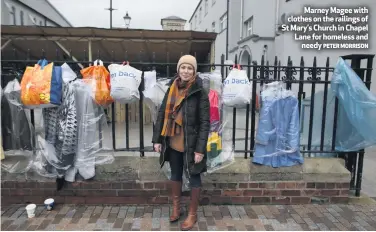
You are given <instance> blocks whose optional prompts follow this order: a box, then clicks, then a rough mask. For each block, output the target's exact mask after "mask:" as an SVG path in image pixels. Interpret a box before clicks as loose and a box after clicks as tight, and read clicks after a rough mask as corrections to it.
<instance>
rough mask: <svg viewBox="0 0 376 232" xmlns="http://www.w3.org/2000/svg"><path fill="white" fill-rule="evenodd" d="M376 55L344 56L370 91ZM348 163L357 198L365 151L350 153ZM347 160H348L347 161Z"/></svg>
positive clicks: (360, 185) (360, 187)
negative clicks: (364, 61)
mask: <svg viewBox="0 0 376 232" xmlns="http://www.w3.org/2000/svg"><path fill="white" fill-rule="evenodd" d="M374 56H375V55H366V54H363V55H347V56H342V58H343V59H344V60H351V68H352V69H353V70H354V71H355V73H356V74H357V75H358V76H359V77H360V78H361V79H362V81H364V82H365V85H366V86H367V88H368V89H370V87H371V74H372V63H373V58H374ZM362 60H367V68H366V69H364V68H363V69H362V68H361V63H362ZM365 71H366V78H365V80H364V73H365ZM346 156H347V162H346V167H347V169H348V170H349V171H351V183H350V185H351V186H354V184H355V181H356V184H355V196H357V197H359V196H360V191H361V189H362V178H363V162H364V149H362V150H360V151H359V152H358V153H357V152H350V153H347V154H346ZM357 158H358V168H357V170H356V173H355V169H356V166H357V165H356V160H357ZM345 160H346V159H345Z"/></svg>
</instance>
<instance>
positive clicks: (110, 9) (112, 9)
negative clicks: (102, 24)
mask: <svg viewBox="0 0 376 232" xmlns="http://www.w3.org/2000/svg"><path fill="white" fill-rule="evenodd" d="M105 10H108V11H110V29H112V11H114V10H117V9H114V8H112V0H110V8H106V9H105Z"/></svg>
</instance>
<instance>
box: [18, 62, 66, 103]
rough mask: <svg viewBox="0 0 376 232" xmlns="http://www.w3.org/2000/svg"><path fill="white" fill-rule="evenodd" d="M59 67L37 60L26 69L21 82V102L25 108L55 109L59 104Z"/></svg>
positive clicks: (60, 78) (60, 90)
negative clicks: (32, 65)
mask: <svg viewBox="0 0 376 232" xmlns="http://www.w3.org/2000/svg"><path fill="white" fill-rule="evenodd" d="M61 94H62V77H61V67H59V66H55V65H54V63H49V64H48V62H47V60H39V61H38V63H37V64H36V65H35V66H34V67H30V66H29V67H26V69H25V72H24V74H23V77H22V80H21V101H22V103H23V105H24V106H25V107H27V108H46V107H56V106H58V105H60V104H61Z"/></svg>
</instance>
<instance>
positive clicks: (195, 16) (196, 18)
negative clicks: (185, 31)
mask: <svg viewBox="0 0 376 232" xmlns="http://www.w3.org/2000/svg"><path fill="white" fill-rule="evenodd" d="M196 27H197V15H195V29H196Z"/></svg>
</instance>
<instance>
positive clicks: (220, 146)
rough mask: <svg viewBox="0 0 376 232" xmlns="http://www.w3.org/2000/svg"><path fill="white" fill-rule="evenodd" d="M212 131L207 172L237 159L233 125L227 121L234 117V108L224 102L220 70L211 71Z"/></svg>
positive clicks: (208, 147) (225, 165)
mask: <svg viewBox="0 0 376 232" xmlns="http://www.w3.org/2000/svg"><path fill="white" fill-rule="evenodd" d="M205 78H208V79H209V83H210V90H209V92H208V97H209V103H210V132H209V137H208V143H207V148H206V150H207V156H208V157H207V162H206V164H207V167H208V170H207V173H213V172H215V171H217V170H219V169H222V168H225V167H227V166H228V165H230V164H232V163H233V162H234V161H235V153H234V147H233V146H232V127H231V126H230V124H228V123H227V122H228V121H230V120H229V119H230V118H231V117H232V108H230V107H225V106H224V104H223V99H222V96H223V93H222V76H221V75H220V73H219V72H216V71H215V72H212V73H209V74H208V75H207V76H206V77H205Z"/></svg>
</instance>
